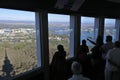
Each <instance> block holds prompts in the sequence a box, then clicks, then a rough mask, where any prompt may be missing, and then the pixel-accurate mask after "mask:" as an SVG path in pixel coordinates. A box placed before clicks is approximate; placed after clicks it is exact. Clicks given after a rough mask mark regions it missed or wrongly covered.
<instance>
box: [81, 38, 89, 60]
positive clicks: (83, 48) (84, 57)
mask: <svg viewBox="0 0 120 80" xmlns="http://www.w3.org/2000/svg"><path fill="white" fill-rule="evenodd" d="M88 52H89V48H88V46H87V44H86V40H82V45H80V47H79V59H80V60H81V61H83V62H84V61H86V60H87V58H88V57H87V53H88Z"/></svg>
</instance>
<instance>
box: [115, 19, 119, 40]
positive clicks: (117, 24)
mask: <svg viewBox="0 0 120 80" xmlns="http://www.w3.org/2000/svg"><path fill="white" fill-rule="evenodd" d="M115 29H116V35H115V38H116V40H117V41H120V19H116V21H115Z"/></svg>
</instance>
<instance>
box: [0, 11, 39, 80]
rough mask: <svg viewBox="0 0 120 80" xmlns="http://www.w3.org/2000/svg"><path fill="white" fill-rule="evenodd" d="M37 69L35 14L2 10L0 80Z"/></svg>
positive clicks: (0, 12) (0, 17)
mask: <svg viewBox="0 0 120 80" xmlns="http://www.w3.org/2000/svg"><path fill="white" fill-rule="evenodd" d="M36 67H37V58H36V28H35V13H34V12H28V11H18V10H9V9H0V80H10V78H11V77H13V76H15V75H18V74H21V73H24V72H26V71H29V70H33V69H35V68H36Z"/></svg>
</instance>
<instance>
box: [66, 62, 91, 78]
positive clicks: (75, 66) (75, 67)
mask: <svg viewBox="0 0 120 80" xmlns="http://www.w3.org/2000/svg"><path fill="white" fill-rule="evenodd" d="M71 70H72V72H73V76H72V77H71V78H69V79H68V80H90V79H88V78H86V77H84V76H82V74H81V72H82V67H81V65H80V63H78V62H76V61H74V62H73V63H72V66H71Z"/></svg>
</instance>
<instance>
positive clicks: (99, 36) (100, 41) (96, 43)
mask: <svg viewBox="0 0 120 80" xmlns="http://www.w3.org/2000/svg"><path fill="white" fill-rule="evenodd" d="M87 40H88V41H89V42H91V43H92V44H93V45H100V46H102V45H103V44H104V43H103V37H102V36H101V35H98V37H97V39H96V42H94V41H92V40H90V39H89V38H87Z"/></svg>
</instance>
